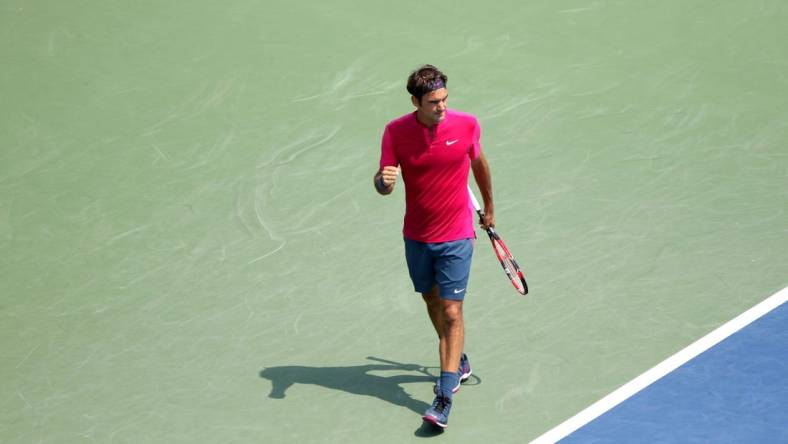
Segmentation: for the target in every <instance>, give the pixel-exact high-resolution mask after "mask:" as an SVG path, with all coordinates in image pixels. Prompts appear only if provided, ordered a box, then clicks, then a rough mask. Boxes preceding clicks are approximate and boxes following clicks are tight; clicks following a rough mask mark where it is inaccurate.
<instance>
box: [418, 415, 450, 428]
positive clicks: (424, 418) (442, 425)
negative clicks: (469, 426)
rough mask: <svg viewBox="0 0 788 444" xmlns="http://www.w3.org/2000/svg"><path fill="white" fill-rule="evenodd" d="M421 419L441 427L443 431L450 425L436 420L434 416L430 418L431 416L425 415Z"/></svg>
mask: <svg viewBox="0 0 788 444" xmlns="http://www.w3.org/2000/svg"><path fill="white" fill-rule="evenodd" d="M421 419H423V420H424V421H425V422H428V423H430V424H432V425H436V426H438V427H440V428H442V429H445V428H446V426H447V425H448V424H445V423H442V422H440V421H439V420H438V418H436V417H434V416H430V415H424V416H422V417H421Z"/></svg>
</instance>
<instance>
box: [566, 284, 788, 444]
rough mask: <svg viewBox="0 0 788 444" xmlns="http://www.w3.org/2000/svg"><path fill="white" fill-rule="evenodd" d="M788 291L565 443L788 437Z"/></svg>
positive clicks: (745, 440) (749, 440)
mask: <svg viewBox="0 0 788 444" xmlns="http://www.w3.org/2000/svg"><path fill="white" fill-rule="evenodd" d="M786 294H788V293H786V290H783V291H781V292H780V293H778V294H776V295H774V296H773V297H772V298H770V299H771V300H772V301H773V304H772V305H776V308H773V309H772V308H771V307H769V308H767V309H764V311H765V310H770V311H768V312H766V313H765V314H763V315H762V316H760V317H758V318H757V319H755V320H754V321H753V322H752V323H749V324H748V325H746V326H744V328H742V329H741V330H738V331H737V332H735V333H733V334H731V335H730V336H728V337H727V338H725V339H724V340H722V341H721V342H719V343H717V344H716V345H715V346H713V347H712V348H710V349H708V350H706V351H704V352H702V353H700V354H699V355H697V356H696V357H695V358H694V359H692V360H690V361H689V362H687V363H686V364H684V365H681V366H680V367H678V368H677V369H675V370H674V371H672V372H670V373H668V374H667V375H666V376H664V377H662V378H661V379H659V380H657V381H656V382H654V383H653V384H651V385H649V386H648V387H646V388H645V389H643V390H641V391H639V392H638V393H636V394H634V395H633V396H631V397H629V398H628V399H626V401H624V402H623V403H621V404H618V405H617V406H615V407H613V408H611V409H610V410H608V411H607V412H606V413H604V414H602V415H601V416H599V417H597V418H596V419H594V420H592V421H590V422H588V423H587V424H586V425H585V426H583V427H581V428H579V429H578V430H577V431H575V432H574V433H571V434H570V435H568V436H567V437H566V438H564V439H562V440H561V441H560V442H561V443H566V444H569V443H621V442H627V443H641V442H643V443H646V442H647V443H708V442H714V443H788V303H786V302H785V299H786V298H785V296H786ZM767 302H768V301H767ZM745 322H746V321H745Z"/></svg>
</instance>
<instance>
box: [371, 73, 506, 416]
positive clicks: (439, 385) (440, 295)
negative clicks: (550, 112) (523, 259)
mask: <svg viewBox="0 0 788 444" xmlns="http://www.w3.org/2000/svg"><path fill="white" fill-rule="evenodd" d="M446 83H447V77H446V75H445V74H443V73H442V72H441V71H439V70H438V69H437V68H436V67H434V66H432V65H424V66H422V67H420V68H419V69H417V70H415V71H413V72H412V73H411V74H410V76H409V77H408V82H407V90H408V92H409V93H410V94H411V102H412V103H413V106H414V107H415V108H416V110H415V111H414V112H412V113H410V114H406V115H404V116H402V117H399V118H397V119H394V120H392V121H391V122H389V123H388V124H387V125H386V128H385V130H384V131H383V140H382V143H381V155H380V168H379V170H378V172H377V173H376V174H375V176H374V179H373V182H374V185H375V189H376V190H377V191H378V193H380V194H382V195H388V194H391V192H392V191H393V190H394V186H395V184H396V183H397V178H398V176H399V173H400V171H401V173H402V181H403V183H404V185H405V221H404V227H403V235H404V238H405V258H406V261H407V264H408V272H409V274H410V278H411V280H412V281H413V287H414V289H415V291H416V292H418V293H421V295H422V297H423V298H424V302H425V303H426V304H427V313H428V314H429V317H430V320H431V321H432V325H433V326H434V327H435V332H436V333H437V334H438V340H439V347H438V349H439V353H440V364H441V375H440V378H439V379H438V381H436V384H435V387H434V392H435V400H434V401H433V403H432V406H431V407H430V408H429V409H428V410H427V411H426V412H425V413H424V416H423V418H424V420H425V421H427V422H430V423H432V424H435V425H437V426H439V427H442V428H444V427H446V425H447V424H448V417H449V412H450V411H451V406H452V395H453V394H454V393H455V392H456V391H457V390H459V388H460V383H461V382H462V381H464V380H466V379H467V378H468V377H469V376H470V375H471V365H470V362H469V360H468V357H467V355H466V354H465V353H463V344H464V340H465V327H464V321H463V315H462V303H463V300H464V298H465V293H466V289H467V286H468V274H469V272H470V268H471V257H472V255H473V245H474V239H475V237H476V235H475V232H474V227H473V223H474V210H473V207H472V204H471V202H470V198H469V195H468V173H469V171H470V170H473V176H474V178H475V179H476V183H477V184H478V186H479V190H480V191H481V195H482V200H483V201H484V213H485V218H484V220H483V221H482V226H483V227H485V228H486V227H487V226H494V225H495V216H494V211H493V198H492V180H491V177H490V168H489V166H488V164H487V160H486V159H485V157H484V154H483V153H482V148H481V145H480V143H479V139H480V135H481V131H480V128H479V123H478V121H477V120H476V117H474V116H472V115H470V114H466V113H462V112H459V111H455V110H452V109H448V108H447V106H446V103H447V100H448V97H449V92H448V90H447V88H446Z"/></svg>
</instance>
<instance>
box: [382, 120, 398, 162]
mask: <svg viewBox="0 0 788 444" xmlns="http://www.w3.org/2000/svg"><path fill="white" fill-rule="evenodd" d="M397 165H399V161H398V160H397V153H396V152H394V140H393V137H392V136H391V130H390V129H389V127H388V126H386V129H385V130H384V131H383V140H382V141H381V142H380V169H381V170H382V169H383V167H387V166H397Z"/></svg>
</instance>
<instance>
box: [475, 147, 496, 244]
mask: <svg viewBox="0 0 788 444" xmlns="http://www.w3.org/2000/svg"><path fill="white" fill-rule="evenodd" d="M471 170H473V178H474V179H476V185H478V186H479V191H480V192H481V193H482V200H483V201H484V223H483V224H482V227H484V228H486V227H488V226H489V227H494V226H495V206H494V205H493V193H492V176H491V175H490V165H489V164H488V163H487V158H486V157H484V152H481V151H480V152H479V156H478V157H476V158H475V159H472V160H471Z"/></svg>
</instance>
